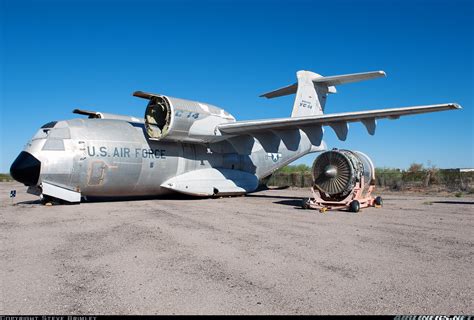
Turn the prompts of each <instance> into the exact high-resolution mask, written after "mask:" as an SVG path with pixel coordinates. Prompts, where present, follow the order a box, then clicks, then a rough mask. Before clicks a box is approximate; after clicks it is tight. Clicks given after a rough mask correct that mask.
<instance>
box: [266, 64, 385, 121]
mask: <svg viewBox="0 0 474 320" xmlns="http://www.w3.org/2000/svg"><path fill="white" fill-rule="evenodd" d="M384 76H385V72H383V71H374V72H364V73H354V74H346V75H341V76H330V77H323V76H321V75H319V74H317V73H314V72H311V71H304V70H301V71H298V72H297V73H296V77H297V79H298V82H297V83H294V84H292V85H289V86H286V87H283V88H280V89H277V90H274V91H270V92H267V93H264V94H262V95H261V97H266V98H268V99H271V98H276V97H281V96H286V95H289V94H293V93H296V97H295V102H294V104H293V111H292V112H291V116H292V117H305V116H312V115H319V114H323V113H324V107H325V106H326V98H327V95H328V93H336V92H337V91H336V88H335V87H334V86H335V85H340V84H344V83H350V82H356V81H362V80H369V79H375V78H379V77H384Z"/></svg>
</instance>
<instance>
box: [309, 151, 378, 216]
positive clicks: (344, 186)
mask: <svg viewBox="0 0 474 320" xmlns="http://www.w3.org/2000/svg"><path fill="white" fill-rule="evenodd" d="M312 174H313V181H314V185H313V192H314V193H315V199H316V200H315V202H316V203H317V205H324V204H331V205H333V206H337V204H336V203H339V205H340V206H348V207H349V209H350V210H351V211H354V212H357V211H359V209H360V208H361V207H363V206H366V205H372V204H374V199H372V198H371V197H370V194H371V192H372V189H373V187H374V184H375V170H374V165H373V163H372V161H371V160H370V158H369V157H368V156H367V155H365V154H364V153H362V152H359V151H350V150H337V149H334V150H331V151H326V152H324V153H322V154H321V155H319V156H318V157H317V158H316V159H315V160H314V162H313V169H312ZM318 199H319V201H318ZM375 204H378V205H381V198H376V200H375Z"/></svg>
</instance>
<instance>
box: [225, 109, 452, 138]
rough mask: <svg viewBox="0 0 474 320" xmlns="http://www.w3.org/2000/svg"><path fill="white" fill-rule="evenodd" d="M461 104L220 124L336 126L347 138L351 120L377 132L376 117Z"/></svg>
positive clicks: (245, 129)
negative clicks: (348, 125)
mask: <svg viewBox="0 0 474 320" xmlns="http://www.w3.org/2000/svg"><path fill="white" fill-rule="evenodd" d="M460 108H461V106H459V105H458V104H456V103H447V104H436V105H427V106H416V107H404V108H393V109H380V110H369V111H357V112H344V113H333V114H322V115H315V116H306V117H293V118H280V119H265V120H250V121H237V122H233V123H224V124H220V125H218V127H217V128H218V129H219V131H220V132H221V133H222V134H228V135H240V134H251V135H252V134H253V133H254V132H259V131H264V130H288V129H303V130H304V129H305V128H308V127H314V126H330V127H332V128H333V129H334V131H335V132H336V134H337V135H338V137H339V139H341V140H345V137H346V135H347V131H348V127H347V123H349V122H362V123H363V124H364V125H365V126H366V128H367V130H368V131H369V133H370V134H374V133H375V120H376V119H383V118H389V119H398V118H399V117H400V116H405V115H410V114H419V113H428V112H436V111H444V110H452V109H460Z"/></svg>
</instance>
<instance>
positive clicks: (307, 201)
mask: <svg viewBox="0 0 474 320" xmlns="http://www.w3.org/2000/svg"><path fill="white" fill-rule="evenodd" d="M310 202H311V199H310V198H304V199H303V200H301V207H302V208H303V209H309V208H310V207H309V204H310Z"/></svg>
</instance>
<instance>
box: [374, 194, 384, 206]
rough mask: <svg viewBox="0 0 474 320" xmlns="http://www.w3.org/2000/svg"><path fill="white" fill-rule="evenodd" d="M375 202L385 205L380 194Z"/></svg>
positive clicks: (378, 204)
mask: <svg viewBox="0 0 474 320" xmlns="http://www.w3.org/2000/svg"><path fill="white" fill-rule="evenodd" d="M374 203H375V205H376V206H383V200H382V197H380V196H378V197H377V198H375V200H374Z"/></svg>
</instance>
